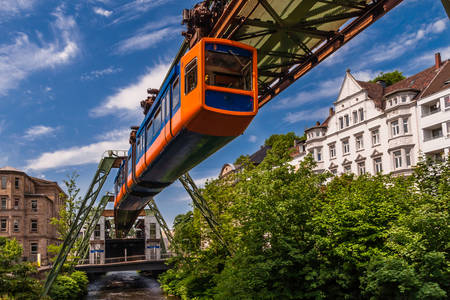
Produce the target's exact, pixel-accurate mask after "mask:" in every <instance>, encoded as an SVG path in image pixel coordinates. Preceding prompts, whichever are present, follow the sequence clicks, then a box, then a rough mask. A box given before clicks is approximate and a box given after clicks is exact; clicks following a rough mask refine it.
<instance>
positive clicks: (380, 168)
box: [373, 157, 383, 174]
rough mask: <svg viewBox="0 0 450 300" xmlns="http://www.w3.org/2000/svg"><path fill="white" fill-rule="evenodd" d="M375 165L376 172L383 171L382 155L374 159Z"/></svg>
mask: <svg viewBox="0 0 450 300" xmlns="http://www.w3.org/2000/svg"><path fill="white" fill-rule="evenodd" d="M373 166H374V170H375V174H376V173H381V172H383V162H382V160H381V157H376V158H374V159H373Z"/></svg>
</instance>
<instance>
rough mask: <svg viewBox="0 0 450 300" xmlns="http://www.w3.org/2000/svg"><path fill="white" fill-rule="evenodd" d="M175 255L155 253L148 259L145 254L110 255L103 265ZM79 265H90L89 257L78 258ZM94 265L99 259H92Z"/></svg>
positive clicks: (162, 258) (161, 258)
mask: <svg viewBox="0 0 450 300" xmlns="http://www.w3.org/2000/svg"><path fill="white" fill-rule="evenodd" d="M173 256H175V255H174V254H172V253H161V257H160V258H159V259H158V257H157V256H156V255H153V256H151V257H150V259H146V258H145V255H133V256H123V257H111V258H105V265H106V264H114V263H120V262H130V261H141V260H145V261H153V260H165V259H168V258H170V257H173ZM78 263H79V265H90V264H91V263H90V262H89V258H85V259H80V260H79V262H78ZM94 264H95V265H100V264H101V263H100V259H96V260H94Z"/></svg>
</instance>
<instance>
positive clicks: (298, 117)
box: [284, 107, 329, 124]
mask: <svg viewBox="0 0 450 300" xmlns="http://www.w3.org/2000/svg"><path fill="white" fill-rule="evenodd" d="M328 113H329V108H328V107H322V108H318V109H305V110H301V111H298V112H290V113H288V114H286V116H285V117H284V121H286V122H288V123H291V124H292V123H297V122H300V121H320V122H322V121H324V119H325V118H326V117H327V116H328Z"/></svg>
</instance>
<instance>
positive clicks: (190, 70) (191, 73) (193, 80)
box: [184, 58, 197, 95]
mask: <svg viewBox="0 0 450 300" xmlns="http://www.w3.org/2000/svg"><path fill="white" fill-rule="evenodd" d="M184 73H185V82H184V94H185V95H187V94H189V92H190V91H192V90H193V89H195V87H196V86H197V58H194V59H193V60H192V61H191V62H190V63H188V64H187V66H186V68H184Z"/></svg>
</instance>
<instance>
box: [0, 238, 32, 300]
mask: <svg viewBox="0 0 450 300" xmlns="http://www.w3.org/2000/svg"><path fill="white" fill-rule="evenodd" d="M21 257H22V245H20V244H19V243H18V242H17V241H16V240H15V239H8V238H6V237H0V298H2V297H12V298H13V299H39V292H40V288H41V285H40V283H39V281H38V280H37V279H35V278H34V277H32V276H34V275H35V274H36V273H37V268H36V266H35V265H32V264H31V263H29V262H21V261H20V260H21Z"/></svg>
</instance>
